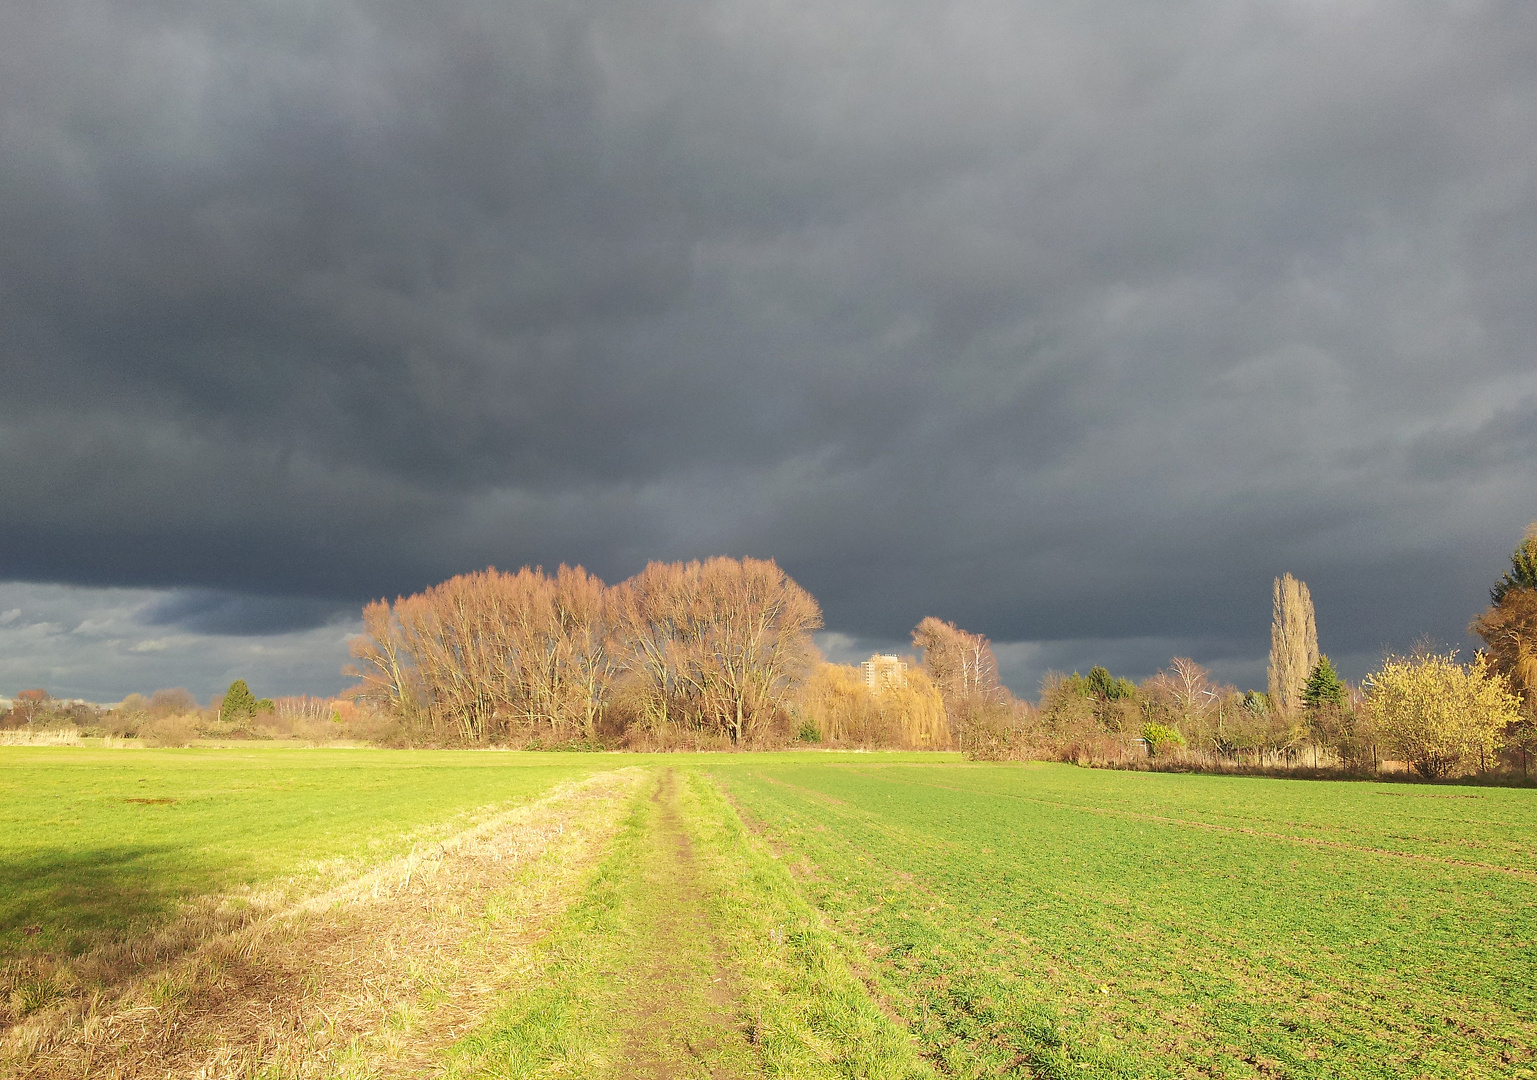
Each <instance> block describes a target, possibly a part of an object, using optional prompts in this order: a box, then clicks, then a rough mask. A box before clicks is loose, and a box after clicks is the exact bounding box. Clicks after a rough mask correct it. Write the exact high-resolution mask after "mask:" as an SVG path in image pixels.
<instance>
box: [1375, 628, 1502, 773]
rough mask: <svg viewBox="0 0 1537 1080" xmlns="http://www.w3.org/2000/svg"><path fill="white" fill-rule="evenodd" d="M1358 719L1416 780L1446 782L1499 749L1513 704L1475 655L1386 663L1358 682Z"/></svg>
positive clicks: (1496, 677)
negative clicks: (1361, 707) (1361, 702)
mask: <svg viewBox="0 0 1537 1080" xmlns="http://www.w3.org/2000/svg"><path fill="white" fill-rule="evenodd" d="M1366 686H1367V694H1366V715H1367V718H1368V720H1369V722H1370V723H1371V726H1372V729H1373V731H1374V732H1375V733H1376V735H1377V738H1378V739H1379V740H1380V741H1381V743H1382V745H1383V747H1384V748H1385V749H1386V750H1387V751H1388V752H1389V753H1390V754H1392V756H1394V757H1396V758H1399V759H1400V760H1402V761H1406V762H1408V764H1409V766H1410V767H1411V768H1412V769H1413V770H1414V771H1415V772H1417V773H1419V774H1420V775H1421V776H1425V777H1440V776H1450V775H1452V774H1453V773H1456V772H1458V771H1460V770H1461V769H1463V768H1464V767H1465V766H1466V765H1468V764H1470V763H1471V762H1473V761H1475V760H1477V759H1478V758H1479V756H1480V754H1481V753H1483V754H1487V753H1490V752H1492V751H1493V750H1495V749H1496V748H1497V747H1498V746H1499V745H1500V737H1501V734H1502V733H1503V732H1504V730H1505V727H1506V725H1508V724H1512V723H1515V722H1516V721H1518V720H1519V719H1520V713H1519V712H1518V707H1519V703H1518V702H1517V701H1516V698H1515V696H1514V695H1513V694H1511V692H1510V689H1509V687H1508V686H1507V684H1506V682H1505V679H1504V678H1503V677H1501V676H1499V675H1496V674H1495V673H1493V672H1492V671H1490V669H1489V664H1488V661H1487V659H1486V658H1485V657H1484V655H1483V654H1482V653H1480V654H1478V655H1477V656H1476V657H1474V659H1473V663H1472V665H1471V666H1467V667H1465V666H1463V665H1462V664H1459V663H1458V662H1457V655H1456V653H1447V654H1445V655H1438V654H1431V655H1427V656H1412V657H1390V658H1389V659H1388V660H1387V661H1386V662H1385V663H1384V664H1383V665H1382V669H1381V670H1380V671H1377V672H1374V673H1373V674H1372V675H1370V676H1368V677H1367V680H1366Z"/></svg>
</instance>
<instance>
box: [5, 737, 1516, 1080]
mask: <svg viewBox="0 0 1537 1080" xmlns="http://www.w3.org/2000/svg"><path fill="white" fill-rule="evenodd" d="M626 767H639V768H640V769H641V770H642V772H643V781H642V783H641V784H640V786H639V788H638V789H637V790H638V794H636V795H635V796H634V797H633V799H632V800H631V801H628V802H626V803H625V805H622V806H615V807H614V808H613V818H614V826H613V829H614V831H613V833H612V839H611V840H607V841H605V843H606V844H607V847H606V848H605V849H604V851H605V853H604V854H603V856H602V857H601V859H599V861H598V862H597V863H595V864H594V866H593V868H592V869H591V870H590V871H588V872H585V874H586V876H585V877H583V878H582V881H583V884H582V886H581V888H580V890H579V892H578V893H577V894H575V895H573V896H571V897H570V898H569V906H567V907H565V908H563V909H562V910H561V911H559V912H557V913H555V914H552V915H551V916H550V917H551V918H552V919H553V920H554V921H553V922H552V923H551V924H550V926H549V928H548V931H547V933H546V932H543V931H541V933H540V935H539V936H538V937H537V940H536V941H535V940H534V939H530V941H531V944H530V945H529V948H531V949H532V950H533V952H532V953H530V957H531V959H529V961H528V962H527V963H526V964H525V965H523V966H521V967H520V968H519V969H518V970H517V971H515V972H511V971H509V972H508V973H507V974H506V977H505V978H504V979H502V980H500V981H499V983H498V985H497V987H496V988H495V992H494V994H492V995H491V996H490V997H489V998H487V1005H486V1007H485V1008H484V1009H481V1010H480V1011H479V1012H478V1013H477V1016H476V1018H475V1019H474V1022H473V1023H472V1024H469V1025H468V1027H465V1026H463V1025H461V1026H459V1027H457V1028H455V1029H454V1034H453V1037H452V1038H451V1039H449V1040H448V1041H447V1042H444V1043H443V1044H442V1045H441V1046H439V1047H438V1049H436V1050H435V1051H433V1053H434V1054H435V1055H436V1057H435V1060H436V1061H437V1062H438V1064H437V1066H436V1067H437V1068H439V1069H442V1070H446V1071H447V1073H448V1074H449V1075H451V1076H456V1077H466V1078H467V1077H492V1076H581V1075H592V1076H616V1077H617V1076H700V1077H705V1076H713V1077H720V1076H757V1075H777V1076H796V1077H799V1076H806V1077H811V1076H828V1077H835V1076H848V1077H855V1076H868V1077H918V1076H958V1077H983V1076H1019V1077H1027V1076H1051V1077H1156V1076H1169V1077H1174V1076H1180V1077H1184V1076H1189V1077H1198V1076H1223V1077H1276V1076H1287V1077H1319V1078H1323V1077H1419V1076H1426V1077H1486V1076H1487V1077H1494V1076H1531V1075H1534V1064H1537V1056H1534V1048H1537V963H1534V955H1537V954H1534V947H1537V903H1534V901H1537V857H1534V856H1537V794H1534V793H1533V792H1530V791H1526V790H1513V789H1497V788H1473V787H1457V786H1450V785H1436V786H1430V785H1410V784H1387V783H1336V782H1312V781H1289V780H1272V779H1256V778H1240V777H1214V776H1190V775H1174V774H1157V773H1127V772H1110V771H1095V770H1084V769H1077V768H1074V767H1071V766H1063V765H1032V764H1025V765H1020V764H969V763H963V762H961V761H959V760H958V759H957V758H955V757H953V756H950V755H920V754H908V755H896V754H889V755H888V754H823V753H805V754H774V755H768V754H765V755H745V754H744V755H719V756H712V755H697V756H696V755H676V756H658V757H644V756H639V755H524V754H507V753H442V752H416V753H406V752H399V753H396V752H389V751H296V750H267V749H261V750H252V751H245V750H239V751H235V750H191V751H155V752H151V751H132V752H130V751H102V750H77V749H57V750H42V749H20V748H18V749H8V750H3V751H0V778H3V779H0V785H3V786H0V853H3V866H4V869H3V874H4V881H3V893H0V897H3V898H0V935H3V936H0V943H3V947H4V949H5V950H6V952H7V957H8V959H11V960H14V959H16V958H18V957H25V956H26V955H28V954H29V953H36V952H38V951H40V950H52V951H60V950H69V949H77V950H78V949H80V948H83V947H85V946H87V945H89V944H92V943H93V942H95V941H97V940H100V939H104V938H106V937H110V936H112V935H119V936H120V935H123V934H132V933H136V932H143V930H144V929H145V928H147V927H150V926H152V925H154V924H155V923H156V921H157V920H161V921H163V920H167V919H171V918H173V917H174V916H175V913H176V911H177V910H178V905H181V904H185V903H186V902H187V901H188V900H189V899H190V898H194V897H196V896H198V895H200V894H210V893H228V892H231V891H234V890H238V889H243V888H251V887H253V886H255V887H260V886H261V885H262V884H263V883H264V882H270V881H273V880H284V881H286V882H288V883H289V885H288V887H289V888H290V889H295V888H302V887H305V886H304V885H303V883H304V882H313V883H316V884H317V886H318V884H319V883H322V882H332V881H335V880H339V879H341V878H344V877H345V876H347V875H348V874H355V873H358V872H360V871H361V870H364V869H366V868H367V867H368V866H369V865H371V864H372V863H375V862H379V861H381V860H383V859H386V858H389V857H391V856H395V855H398V854H400V853H401V852H402V851H404V850H408V849H409V848H411V847H412V846H413V845H415V844H420V843H421V842H423V841H424V840H425V839H427V838H430V837H434V836H443V835H447V834H448V833H449V832H452V831H454V830H456V829H460V828H463V827H464V826H465V824H467V823H469V822H471V821H473V820H476V819H477V818H478V817H483V816H485V815H486V814H488V813H490V812H491V811H492V810H493V809H497V808H504V807H506V806H509V805H515V804H518V803H520V802H527V801H529V800H531V799H533V798H535V797H537V796H538V795H540V794H541V793H543V792H546V791H548V790H550V789H551V788H552V787H554V786H555V785H557V784H560V783H562V782H563V781H567V780H572V779H575V778H578V777H581V776H586V775H591V774H596V773H600V772H604V771H609V770H614V769H620V768H626ZM626 798H627V799H628V798H629V797H628V796H627V797H626ZM163 799H172V800H175V801H174V802H160V801H155V800H163ZM127 800H149V801H127ZM296 882H297V883H299V884H297V885H296V884H294V883H296ZM501 903H502V907H500V908H498V907H497V906H496V904H497V902H496V901H492V902H491V903H490V905H489V906H488V911H501V910H503V909H504V908H505V906H506V905H505V902H501ZM489 918H491V916H489V915H488V919H489ZM492 921H493V922H494V919H493V920H492ZM487 992H488V993H489V992H490V991H489V990H488V991H487ZM424 1000H425V999H424ZM349 1060H350V1059H349ZM359 1060H361V1058H360V1059H359ZM331 1074H332V1075H338V1076H340V1075H354V1074H353V1073H350V1072H346V1071H345V1070H343V1069H341V1068H340V1067H339V1066H338V1067H336V1069H335V1070H333V1072H332V1073H331ZM268 1075H272V1076H278V1075H285V1074H284V1073H282V1071H281V1070H278V1071H275V1072H269V1074H268ZM295 1075H297V1073H296V1074H295ZM356 1075H359V1076H361V1075H395V1074H392V1073H390V1072H389V1070H388V1069H380V1070H375V1071H372V1072H369V1071H360V1072H358V1073H356ZM400 1075H405V1074H404V1073H402V1074H400Z"/></svg>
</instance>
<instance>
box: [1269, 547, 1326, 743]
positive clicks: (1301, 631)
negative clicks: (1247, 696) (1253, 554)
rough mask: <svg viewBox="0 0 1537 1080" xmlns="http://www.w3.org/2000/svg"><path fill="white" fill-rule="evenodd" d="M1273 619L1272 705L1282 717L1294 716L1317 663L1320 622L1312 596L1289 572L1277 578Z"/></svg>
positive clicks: (1271, 660) (1304, 585) (1300, 705)
mask: <svg viewBox="0 0 1537 1080" xmlns="http://www.w3.org/2000/svg"><path fill="white" fill-rule="evenodd" d="M1273 594H1274V599H1275V603H1274V606H1273V610H1272V615H1271V620H1270V704H1271V707H1272V708H1273V709H1274V710H1275V711H1276V713H1278V714H1279V715H1281V716H1294V715H1295V714H1296V713H1297V711H1298V710H1299V709H1301V708H1302V705H1303V694H1304V691H1305V688H1306V686H1307V681H1308V676H1310V675H1311V674H1312V673H1313V669H1314V668H1315V667H1317V666H1318V625H1317V623H1316V622H1315V621H1314V619H1313V597H1312V594H1311V593H1309V592H1308V587H1307V585H1306V584H1305V583H1303V582H1301V581H1298V580H1297V579H1296V578H1294V577H1292V576H1291V575H1290V574H1283V575H1281V576H1280V577H1278V578H1276V579H1275V588H1274V590H1273Z"/></svg>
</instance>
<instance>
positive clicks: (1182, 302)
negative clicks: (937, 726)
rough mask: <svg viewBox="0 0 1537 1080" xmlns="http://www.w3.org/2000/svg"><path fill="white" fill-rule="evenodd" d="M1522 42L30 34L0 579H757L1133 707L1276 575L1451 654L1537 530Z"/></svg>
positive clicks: (1536, 318)
mask: <svg viewBox="0 0 1537 1080" xmlns="http://www.w3.org/2000/svg"><path fill="white" fill-rule="evenodd" d="M1534 38H1537V12H1534V10H1533V8H1532V6H1531V5H1530V4H1525V3H1515V2H1511V3H1494V2H1487V3H1480V2H1468V3H1461V4H1455V5H1445V4H1419V3H1408V2H1404V3H1381V4H1367V5H1354V6H1349V7H1344V8H1342V7H1341V6H1340V5H1335V4H1323V3H1317V2H1309V0H1293V2H1280V0H1273V2H1257V0H1256V2H1249V3H1236V4H1235V3H1217V2H1209V3H1200V2H1189V3H1182V4H1174V5H1159V6H1157V7H1149V6H1148V5H1143V4H1133V3H1111V2H1108V0H1107V2H1098V3H1060V4H1033V5H1019V4H1015V3H1003V2H998V3H985V2H970V3H961V4H911V5H901V6H893V5H889V4H875V3H858V2H838V3H830V4H829V3H816V4H811V3H769V4H751V5H748V4H733V3H705V2H694V3H689V2H676V3H662V2H653V3H636V4H629V5H620V6H617V7H616V6H614V5H600V4H595V3H577V2H568V3H560V4H549V3H540V4H532V3H496V4H490V3H485V4H476V3H461V4H452V5H448V4H424V3H398V4H386V3H375V4H366V3H352V4H347V3H339V2H338V3H315V4H303V5H296V4H289V3H277V2H268V3H261V2H257V3H238V4H236V3H211V4H185V3H169V2H167V3H158V4H157V3H141V4H133V5H121V4H107V3H102V4H90V3H84V2H65V3H57V4H49V5H13V6H12V7H10V8H8V9H7V10H6V11H5V12H4V13H3V14H0V90H3V94H0V184H3V190H4V198H3V199H0V235H4V237H5V238H6V242H5V244H4V245H0V350H3V352H0V376H3V379H4V393H3V394H0V466H3V467H0V504H3V505H4V506H5V507H6V513H5V515H4V517H3V519H0V577H4V578H9V579H13V580H18V581H53V582H68V583H75V584H79V585H91V586H100V587H109V586H137V587H151V588H156V589H161V590H171V591H169V592H165V593H162V594H158V595H160V599H159V600H156V601H154V602H153V603H148V602H147V603H148V606H147V607H144V608H143V609H142V610H140V611H139V614H138V615H136V616H135V618H137V619H140V620H141V621H143V622H144V624H145V625H154V624H156V621H157V620H165V621H166V622H168V623H172V624H175V625H178V626H181V627H183V628H184V629H186V630H188V631H190V632H198V633H215V634H225V633H228V632H233V631H243V632H272V631H277V630H280V629H288V628H295V627H303V626H310V627H316V626H319V627H324V626H325V625H326V624H327V622H328V620H329V619H330V618H331V615H332V613H333V612H335V611H337V610H339V606H340V608H345V607H346V606H347V605H355V604H356V603H357V602H358V601H360V600H362V599H365V598H368V597H373V596H379V595H392V594H394V593H396V592H399V591H404V590H410V589H415V588H418V587H421V586H422V585H425V584H428V583H430V582H432V581H434V580H437V579H440V578H441V577H443V576H446V575H448V574H451V573H454V572H456V571H460V570H464V569H468V568H472V567H476V566H483V565H486V564H487V563H495V564H497V565H503V566H515V565H518V564H521V563H524V562H542V563H544V564H546V565H554V564H556V563H558V562H561V561H570V562H578V561H579V562H583V563H586V564H587V565H589V566H591V567H592V568H593V569H595V570H596V571H597V572H599V573H601V574H603V575H604V576H606V577H609V578H618V577H622V576H624V575H626V574H628V573H631V572H633V571H634V570H635V569H637V568H638V567H639V566H640V565H642V564H643V563H644V561H645V560H646V559H647V558H651V557H683V556H698V555H705V554H710V553H714V552H731V553H751V554H757V555H765V556H770V555H771V556H775V557H777V558H779V559H780V560H781V562H783V563H784V564H785V565H786V566H787V567H788V568H789V569H790V570H791V572H792V573H794V574H795V575H796V576H797V577H798V578H800V579H801V580H802V581H803V582H804V583H805V584H806V585H807V586H808V587H810V588H811V589H812V590H813V591H814V592H815V593H816V594H817V595H818V596H819V598H820V599H821V600H822V601H823V603H824V606H825V607H826V609H827V615H828V624H829V627H830V628H831V629H832V630H834V631H837V632H839V633H843V634H845V635H848V636H849V640H850V641H860V642H863V641H872V642H878V641H900V639H901V638H902V636H903V635H904V634H905V631H906V628H907V627H909V626H911V625H912V623H913V622H915V621H916V619H917V618H918V617H919V616H921V615H923V614H925V613H936V614H940V615H943V616H945V617H947V618H953V619H955V620H957V621H959V622H961V623H962V624H964V625H967V626H971V627H974V628H976V629H980V630H984V631H986V632H988V633H990V634H991V635H993V636H994V637H995V638H996V639H998V640H1000V641H1009V642H1020V643H1035V644H1021V645H1020V646H1019V647H1018V649H1019V657H1018V658H1017V659H1018V664H1019V665H1020V666H1019V668H1018V670H1020V671H1021V672H1024V671H1026V670H1027V669H1028V670H1030V671H1033V670H1034V668H1033V667H1031V665H1032V664H1037V663H1042V664H1045V663H1049V664H1058V665H1059V666H1060V665H1065V666H1073V665H1084V664H1087V663H1090V662H1092V657H1093V655H1104V656H1125V657H1126V660H1125V661H1124V662H1125V663H1127V664H1128V665H1130V666H1131V667H1132V668H1134V669H1137V670H1133V671H1131V672H1130V673H1133V674H1145V673H1146V669H1147V666H1148V665H1150V664H1154V663H1155V662H1156V661H1154V660H1151V659H1147V658H1146V657H1144V656H1143V654H1144V653H1147V655H1148V656H1155V655H1157V654H1158V652H1159V651H1161V650H1164V649H1165V648H1166V647H1167V648H1168V649H1169V650H1171V651H1172V650H1174V649H1179V650H1181V651H1189V652H1195V651H1197V650H1204V653H1203V655H1205V656H1207V657H1208V658H1210V659H1211V660H1212V661H1213V662H1219V663H1229V662H1231V663H1232V664H1233V665H1237V666H1235V667H1234V668H1233V670H1234V671H1240V670H1247V669H1246V668H1243V667H1242V665H1244V664H1249V665H1251V666H1252V664H1253V662H1254V658H1255V657H1262V655H1263V652H1264V649H1265V647H1266V634H1265V631H1266V627H1267V621H1268V602H1269V583H1270V579H1271V578H1272V577H1273V576H1274V575H1275V574H1277V573H1280V572H1282V571H1287V570H1289V571H1292V572H1294V573H1297V574H1298V575H1299V576H1302V577H1303V578H1305V579H1306V580H1308V581H1309V582H1310V583H1311V584H1312V585H1313V591H1314V595H1315V597H1316V599H1317V601H1318V606H1319V621H1320V627H1321V632H1322V634H1323V636H1324V638H1325V641H1324V645H1325V648H1326V649H1330V650H1333V651H1336V652H1338V653H1341V654H1349V655H1360V656H1363V657H1364V656H1369V655H1372V654H1373V653H1374V652H1375V651H1377V650H1380V649H1381V648H1382V647H1383V646H1384V645H1390V646H1397V645H1402V644H1404V643H1406V642H1407V641H1409V640H1411V639H1412V638H1414V637H1415V636H1417V635H1418V634H1420V633H1422V632H1426V631H1429V632H1431V633H1433V634H1435V635H1437V636H1440V637H1442V638H1443V639H1449V640H1451V639H1455V638H1457V637H1458V636H1459V635H1460V634H1461V632H1462V628H1463V627H1464V626H1465V624H1466V621H1467V619H1468V618H1469V617H1470V616H1471V615H1472V614H1473V613H1474V611H1475V610H1476V608H1477V606H1478V605H1479V603H1480V602H1481V601H1482V599H1483V595H1484V590H1485V589H1486V588H1487V583H1488V582H1489V581H1490V580H1492V578H1493V577H1495V576H1497V574H1498V572H1499V569H1500V563H1501V560H1502V558H1503V556H1504V553H1505V552H1506V551H1508V550H1509V548H1510V547H1511V546H1512V545H1513V543H1514V541H1515V539H1516V537H1517V536H1518V535H1519V532H1520V529H1521V527H1522V525H1523V524H1524V523H1525V522H1526V521H1527V520H1529V519H1530V518H1532V517H1537V498H1534V495H1533V493H1534V491H1537V364H1534V363H1533V356H1532V346H1531V342H1532V341H1533V340H1537V314H1534V313H1537V305H1533V304H1532V302H1531V299H1532V297H1533V296H1534V295H1537V200H1534V196H1537V190H1534V187H1537V163H1534V154H1533V150H1532V147H1533V146H1537V70H1534V63H1533V61H1532V59H1531V54H1530V49H1529V43H1530V42H1531V41H1532V40H1534ZM188 590H192V591H188ZM260 597H266V598H269V599H252V598H260ZM1117 642H1121V643H1133V644H1127V645H1124V646H1122V645H1117V644H1116V643H1117ZM1137 642H1142V643H1151V644H1145V645H1135V643H1137ZM1053 643H1056V644H1053ZM1074 643H1076V644H1074ZM851 647H852V646H851ZM1064 650H1065V651H1064ZM1117 650H1119V651H1117ZM1027 654H1028V656H1027ZM1058 654H1061V655H1058ZM1030 657H1033V658H1034V659H1030ZM1074 657H1078V659H1074ZM1364 662H1366V661H1363V663H1364ZM1355 673H1356V674H1358V672H1355ZM1023 677H1024V676H1021V678H1023Z"/></svg>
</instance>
